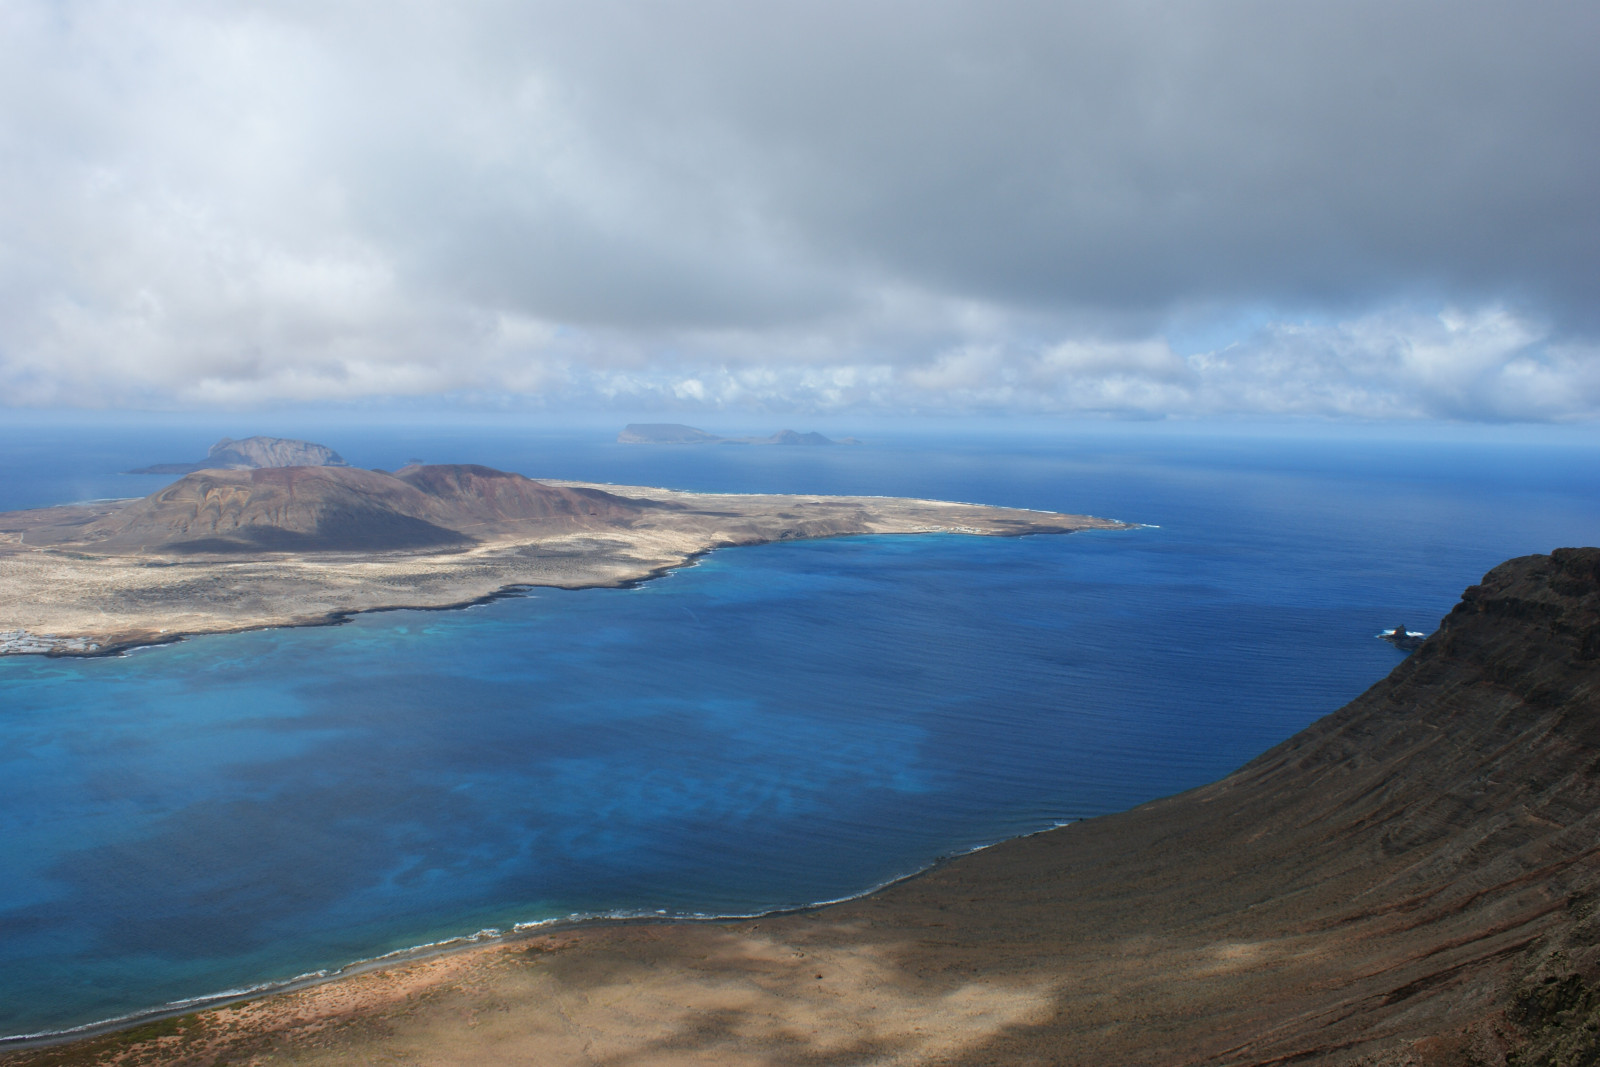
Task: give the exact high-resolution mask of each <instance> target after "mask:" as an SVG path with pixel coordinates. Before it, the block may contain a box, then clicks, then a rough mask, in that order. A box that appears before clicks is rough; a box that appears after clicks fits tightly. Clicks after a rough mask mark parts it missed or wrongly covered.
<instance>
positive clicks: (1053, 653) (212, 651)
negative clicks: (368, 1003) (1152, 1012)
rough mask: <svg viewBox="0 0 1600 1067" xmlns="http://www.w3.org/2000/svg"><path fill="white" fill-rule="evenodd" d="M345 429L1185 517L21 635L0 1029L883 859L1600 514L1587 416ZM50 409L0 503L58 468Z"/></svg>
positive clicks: (1159, 760) (789, 552) (1319, 659)
mask: <svg viewBox="0 0 1600 1067" xmlns="http://www.w3.org/2000/svg"><path fill="white" fill-rule="evenodd" d="M324 439H325V438H324ZM98 440H99V444H95V443H94V442H93V441H91V442H87V443H86V442H84V441H82V440H81V439H80V440H79V441H78V442H77V444H78V450H77V451H76V452H74V451H72V450H70V449H60V450H58V452H57V454H56V459H54V460H52V462H56V463H58V464H77V467H75V468H74V469H75V470H77V471H78V472H79V474H78V475H75V477H78V478H79V483H78V484H80V485H82V486H83V487H84V488H85V489H86V490H87V491H86V492H83V493H81V494H80V495H85V496H88V495H109V493H110V492H111V491H113V490H108V489H100V488H98V487H99V486H101V485H107V486H112V487H113V489H114V487H115V486H117V485H121V484H126V482H118V481H117V480H116V478H115V475H114V471H115V469H116V465H117V464H118V463H119V462H120V464H121V465H127V463H128V462H132V461H128V460H123V459H122V456H123V455H125V454H126V452H127V451H128V450H129V449H131V448H135V447H144V448H151V447H152V446H150V445H149V444H148V443H141V442H138V441H132V442H130V441H127V440H120V439H118V438H117V437H116V436H115V434H114V433H112V432H111V431H107V436H105V437H104V438H101V439H98ZM338 444H339V446H340V447H341V448H342V449H343V450H344V451H346V452H347V454H350V455H351V458H352V459H354V460H355V461H356V462H361V463H368V464H372V465H379V464H382V465H387V466H393V465H397V464H398V462H399V460H401V459H404V458H409V454H411V453H414V452H415V451H417V450H418V449H419V448H424V449H426V450H427V451H429V452H433V453H445V454H433V455H429V456H428V458H439V459H447V458H462V457H459V456H455V455H450V454H448V453H449V449H451V448H459V449H461V450H462V451H468V450H475V451H476V453H477V458H481V459H483V460H484V461H486V462H490V463H493V464H496V465H500V466H505V467H508V468H511V469H520V470H524V471H526V472H528V473H533V474H537V473H541V472H549V471H550V470H552V469H553V468H554V469H558V472H566V471H570V472H571V473H573V474H574V475H576V476H580V477H591V478H606V477H609V478H611V479H612V480H616V481H625V482H626V481H635V482H653V483H656V484H676V485H685V486H688V487H692V488H712V489H733V490H739V489H749V490H755V489H773V488H777V489H793V490H796V491H813V492H814V491H839V492H902V493H906V494H915V495H927V496H944V497H950V498H957V499H981V500H989V501H994V502H998V503H1007V504H1015V505H1020V506H1030V507H1050V508H1064V509H1069V510H1082V511H1091V512H1095V513H1099V514H1108V515H1112V516H1114V517H1118V518H1124V519H1131V520H1136V521H1141V522H1148V523H1154V524H1159V528H1158V529H1145V530H1137V531H1129V532H1119V533H1094V534H1080V535H1073V536H1071V537H1032V538H1023V539H1014V540H1000V539H984V538H964V537H907V538H876V539H871V538H847V539H840V540H833V541H824V542H809V543H800V544H783V545H769V546H761V547H756V548H745V549H738V550H730V551H724V552H720V553H717V554H714V555H713V556H711V557H709V558H707V559H706V560H704V561H702V562H701V563H700V564H699V565H697V566H694V567H692V568H688V569H685V570H682V571H679V572H676V573H674V574H673V575H671V576H669V577H667V578H664V579H662V580H659V581H656V582H652V583H648V584H646V585H644V586H641V587H639V588H637V589H631V590H588V591H580V592H558V591H541V592H537V593H536V594H534V595H530V596H525V597H515V598H509V599H504V600H499V601H495V602H493V603H490V604H486V605H483V606H480V607H476V608H473V609H469V610H465V611H454V612H385V613H377V614H372V615H367V616H362V617H360V618H357V619H355V620H354V621H352V622H350V623H349V624H347V625H343V626H339V627H327V628H315V629H299V630H271V631H261V632H256V633H248V634H237V635H227V636H218V637H211V638H204V639H195V640H189V641H185V642H183V643H180V644H177V645H173V646H167V647H162V648H155V649H147V650H142V651H139V652H136V653H134V654H132V655H129V656H125V657H117V658H103V659H88V660H68V659H42V658H36V657H22V658H10V659H6V660H0V872H3V877H0V1033H13V1034H14V1033H23V1032H34V1031H39V1030H46V1029H56V1028H61V1027H67V1026H72V1025H77V1024H80V1023H84V1022H88V1021H91V1020H95V1019H102V1018H106V1017H110V1016H116V1015H121V1014H124V1013H128V1012H135V1011H139V1010H143V1009H148V1008H150V1007H153V1006H156V1005H160V1004H163V1003H166V1002H169V1001H174V1000H179V999H182V998H187V997H195V996H201V995H204V994H209V993H214V992H217V991H220V990H224V989H229V988H237V987H242V986H248V985H254V984H257V983H261V982H271V981H281V980H284V979H287V978H291V977H293V976H295V975H297V974H301V973H304V972H307V971H312V970H315V969H318V968H327V967H337V966H340V965H342V964H345V963H348V962H350V961H352V960H356V959H361V958H366V957H371V956H374V955H377V954H379V953H382V952H386V951H390V950H394V949H399V948H404V947H407V946H411V945H417V944H420V943H424V942H429V941H433V940H437V939H441V938H446V937H454V936H461V935H466V934H471V933H472V932H474V931H477V930H479V929H482V928H485V927H497V928H506V927H509V926H510V925H512V924H514V923H517V922H528V921H538V920H542V919H547V918H551V917H559V916H566V915H570V914H599V913H626V914H640V913H644V914H650V913H656V912H663V913H667V914H728V913H746V912H752V911H759V910H763V909H769V908H773V907H781V906H787V905H796V904H804V903H808V902H812V901H818V900H826V899H832V898H836V897H840V896H845V895H848V894H852V893H856V892H860V891H862V890H864V889H867V888H869V887H871V886H873V885H876V884H879V883H881V882H883V881H885V880H887V879H890V878H894V877H896V876H899V875H902V874H905V873H908V872H910V871H914V870H916V869H918V868H920V867H922V866H924V865H926V864H927V863H929V862H930V861H932V860H934V859H935V858H937V857H939V856H941V855H945V854H949V853H952V852H957V851H961V850H965V849H969V848H973V847H977V846H980V845H982V844H986V843H990V842H993V841H996V840H999V839H1002V838H1005V837H1008V836H1012V835H1015V834H1018V833H1025V832H1029V831H1032V830H1035V829H1039V828H1042V827H1045V826H1049V825H1051V824H1053V823H1055V822H1059V821H1063V820H1067V819H1073V818H1080V817H1084V816H1090V815H1095V814H1100V813H1104V812H1108V811H1114V810H1119V809H1122V808H1125V807H1128V806H1130V805H1133V804H1136V803H1138V802H1140V801H1143V800H1146V799H1150V798H1152V797H1155V796H1159V795H1163V794H1166V793H1170V792H1173V791H1175V790H1179V789H1183V788H1187V787H1190V786H1193V785H1197V784H1200V783H1202V782H1205V781H1208V780H1210V779H1213V778H1215V777H1217V776H1219V775H1221V774H1223V773H1226V772H1227V771H1229V770H1231V769H1232V768H1234V767H1236V766H1238V765H1239V764H1240V763H1242V762H1244V761H1245V760H1247V759H1249V758H1250V757H1251V756H1253V755H1255V754H1256V753H1258V752H1260V751H1262V750H1263V749H1265V748H1267V747H1269V746H1270V745H1271V744H1273V743H1275V742H1277V741H1279V740H1281V739H1283V738H1284V737H1287V736H1288V735H1289V734H1291V733H1293V732H1294V731H1295V730H1297V729H1299V728H1301V727H1302V726H1304V725H1306V724H1307V723H1309V722H1310V721H1312V720H1313V719H1315V718H1317V717H1318V716H1320V715H1322V714H1325V713H1327V712H1329V711H1332V710H1333V709H1335V708H1336V707H1338V706H1339V705H1340V704H1342V703H1343V702H1345V701H1346V700H1348V699H1350V698H1351V697H1353V696H1354V695H1356V694H1357V693H1359V692H1360V691H1361V690H1362V689H1363V688H1365V687H1366V686H1367V685H1368V684H1370V683H1371V682H1373V681H1375V680H1377V679H1378V678H1379V677H1381V676H1382V675H1383V674H1384V673H1386V672H1387V671H1388V670H1389V669H1390V668H1391V667H1392V666H1393V664H1394V663H1395V662H1397V659H1398V656H1397V654H1396V653H1395V652H1394V651H1393V650H1391V649H1390V648H1388V646H1386V645H1384V644H1382V643H1380V642H1378V641H1375V640H1374V639H1373V636H1372V635H1373V634H1374V633H1375V632H1376V631H1377V630H1379V629H1383V628H1386V627H1388V626H1392V625H1394V624H1395V623H1396V622H1405V623H1409V624H1411V625H1412V628H1415V629H1431V628H1432V625H1433V621H1434V620H1436V619H1437V618H1438V617H1439V615H1441V614H1442V613H1443V612H1444V611H1446V610H1448V608H1449V606H1450V605H1451V604H1452V603H1453V602H1454V600H1455V598H1456V596H1457V595H1458V594H1459V591H1460V589H1461V588H1462V587H1463V586H1464V585H1466V584H1468V583H1469V582H1471V581H1473V580H1475V579H1476V577H1477V576H1478V575H1480V574H1481V573H1482V572H1483V571H1484V570H1486V569H1487V568H1488V567H1489V566H1490V565H1492V564H1493V563H1495V562H1498V561H1499V560H1500V559H1502V558H1505V557H1506V556H1510V555H1516V554H1520V553H1523V552H1529V551H1544V550H1548V549H1549V548H1551V547H1555V546H1556V545H1559V544H1577V543H1585V542H1587V543H1594V542H1595V541H1596V537H1595V536H1594V533H1595V531H1596V530H1597V529H1600V523H1597V520H1600V504H1597V501H1600V494H1596V492H1595V489H1596V488H1600V485H1597V479H1596V475H1595V473H1594V471H1595V470H1596V465H1595V464H1594V463H1593V462H1592V460H1593V458H1594V456H1593V453H1592V451H1590V450H1587V449H1585V448H1580V447H1575V446H1567V447H1543V448H1539V449H1533V450H1531V451H1530V450H1527V449H1524V450H1521V451H1517V450H1511V451H1509V452H1508V451H1507V450H1506V449H1504V448H1498V447H1497V448H1487V447H1476V446H1467V445H1461V444H1456V445H1450V446H1439V447H1437V448H1423V449H1421V450H1420V451H1413V452H1411V453H1409V454H1408V455H1407V457H1406V462H1405V463H1402V464H1396V463H1395V462H1394V460H1393V456H1392V454H1391V452H1390V451H1388V450H1386V449H1385V448H1384V447H1379V446H1366V445H1360V444H1348V443H1347V444H1340V445H1330V444H1328V443H1326V442H1305V441H1299V442H1296V441H1274V442H1271V443H1270V444H1268V445H1266V446H1264V445H1263V444H1262V442H1260V441H1240V440H1214V439H1195V440H1190V439H1182V440H1177V439H1150V440H1144V439H1137V438H1129V437H1117V438H1114V439H1089V440H1073V441H1050V442H1042V443H1041V442H1037V441H1026V440H1020V439H1016V438H1011V439H989V440H968V441H964V442H958V443H956V444H951V443H949V442H940V443H932V442H919V441H914V440H913V441H906V442H899V443H895V444H889V445H883V446H878V447H872V448H863V449H859V450H856V449H851V450H823V453H824V454H817V453H813V452H810V451H809V450H800V452H801V453H803V454H796V453H783V454H780V450H752V449H744V450H740V449H719V450H702V451H695V450H654V449H644V450H629V449H626V448H621V447H620V446H611V445H607V444H605V443H604V442H603V441H598V442H597V441H592V440H589V439H585V438H582V437H581V436H578V437H571V438H552V439H545V440H540V441H531V442H530V441H528V440H526V439H524V438H521V437H513V436H502V437H493V436H485V437H483V438H481V439H479V440H477V441H476V442H473V441H469V440H466V439H465V438H459V439H458V438H455V437H449V436H447V435H441V436H439V437H436V438H435V439H432V440H431V441H422V442H418V441H417V440H416V439H415V438H414V437H408V438H407V439H405V440H396V439H386V438H384V437H383V436H382V434H380V433H377V432H375V431H374V432H372V433H369V434H368V435H367V436H366V437H364V438H362V439H361V440H359V441H357V442H356V445H355V446H351V445H347V444H345V443H344V442H343V441H340V442H338ZM0 445H4V440H3V439H0ZM428 446H432V447H428ZM362 449H364V450H366V451H361V450H362ZM22 451H23V450H22V449H21V448H20V446H17V447H13V448H12V449H11V450H10V451H9V452H0V473H6V472H7V468H6V465H5V464H6V462H7V461H9V462H11V463H12V467H11V468H10V472H11V473H10V474H9V476H8V477H7V480H6V481H5V483H4V487H3V488H4V492H5V493H9V494H10V495H11V499H9V500H0V505H5V506H17V505H18V504H21V503H38V502H42V501H39V500H37V499H29V496H30V494H32V495H33V496H35V497H36V496H38V495H39V494H41V493H44V492H47V491H48V486H47V485H46V484H45V482H46V479H47V478H48V477H49V470H48V469H47V468H48V464H41V463H40V462H36V461H28V462H24V461H23V460H21V459H19V458H18V457H19V455H21V454H22ZM190 451H193V449H190ZM401 451H405V452H406V453H407V455H404V456H399V458H398V459H396V458H391V457H390V456H389V455H388V452H397V453H398V452H401ZM38 454H39V453H33V455H35V457H37V455H38ZM185 454H187V453H186V452H179V453H177V454H176V455H168V454H167V453H166V452H162V453H161V454H158V455H149V454H144V455H137V456H135V457H134V460H133V461H143V460H149V459H168V458H179V457H181V456H182V455H185ZM97 457H98V458H97ZM124 491H126V490H124Z"/></svg>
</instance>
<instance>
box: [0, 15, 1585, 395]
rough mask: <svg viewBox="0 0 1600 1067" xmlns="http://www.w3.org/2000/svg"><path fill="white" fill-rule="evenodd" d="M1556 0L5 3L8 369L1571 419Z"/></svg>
mask: <svg viewBox="0 0 1600 1067" xmlns="http://www.w3.org/2000/svg"><path fill="white" fill-rule="evenodd" d="M1597 29H1600V14H1597V13H1596V11H1595V9H1594V8H1593V6H1592V5H1588V4H1582V3H1559V2H1552V3H1548V4H1541V5H1537V6H1535V7H1532V8H1519V9H1513V8H1511V7H1510V6H1509V5H1504V4H1489V3H1479V2H1476V0H1460V2H1451V3H1442V2H1441V3H1421V2H1404V3H1398V4H1396V3H1367V2H1362V0H1352V2H1350V3H1344V4H1339V5H1316V6H1314V5H1286V4H1280V3H1271V2H1266V0H1260V2H1237V0H1235V2H1217V3H1209V4H1195V5H1171V4H1157V3H1148V4H1146V3H1136V2H1135V3H1127V4H1118V5H1105V4H1097V3H1066V2H1060V0H1051V2H1027V0H1018V2H1015V3H1008V4H1004V5H995V4H991V3H980V2H952V0H922V2H917V3H911V2H909V0H907V2H895V0H883V2H873V3H866V4H852V5H844V4H817V3H815V2H806V3H799V2H789V0H773V2H770V3H763V4H755V5H752V4H746V3H733V2H721V0H679V2H674V3H663V4H637V3H619V2H610V0H591V2H587V3H584V4H581V5H580V4H573V3H561V4H556V3H539V2H518V3H509V2H507V3H499V2H493V0H480V2H472V0H468V2H464V3H460V4H453V5H439V4H432V3H421V2H414V3H413V2H407V0H396V2H390V3H385V4H381V5H380V4H376V3H359V2H353V3H334V4H327V3H321V4H310V3H300V2H291V0H282V2H263V3H250V4H234V5H203V4H197V3H174V2H166V0H145V2H141V3H138V4H134V3H122V2H110V0H99V2H74V0H62V2H46V0H14V2H12V3H9V4H6V5H0V159H3V160H5V162H4V163H3V164H0V390H3V393H0V403H4V404H8V405H42V406H54V405H80V406H102V405H108V406H133V407H138V406H155V407H162V406H173V405H177V406H211V405H226V406H249V405H256V404H268V403H274V402H283V401H290V402H300V401H352V400H362V399H366V398H373V397H394V396H401V397H408V396H409V397H419V396H420V397H428V396H439V397H442V398H447V399H448V400H450V401H451V402H458V403H463V402H464V403H471V402H475V398H476V399H483V398H503V397H507V396H510V397H514V398H519V399H520V401H521V402H526V403H529V404H563V405H571V404H585V405H598V406H616V407H630V408H662V409H671V408H681V409H686V410H693V409H695V408H707V407H710V408H716V407H763V408H769V409H794V410H815V411H833V410H863V411H874V410H882V411H938V412H942V413H951V412H960V411H966V410H1000V411H1007V410H1019V411H1034V412H1063V413H1109V414H1120V415H1139V416H1148V415H1164V414H1188V415H1211V414H1237V413H1271V414H1304V415H1316V416H1355V417H1366V418H1419V417H1421V418H1428V417H1432V418H1455V419H1587V418H1593V417H1595V416H1596V415H1600V340H1597V339H1600V310H1597V305H1596V300H1595V298H1594V297H1595V293H1596V292H1597V291H1600V212H1596V211H1594V210H1593V204H1592V201H1593V190H1594V189H1595V188H1600V128H1597V127H1600V109H1596V108H1595V107H1594V106H1593V101H1595V100H1596V99H1600V65H1596V64H1595V63H1593V62H1592V59H1591V56H1590V54H1589V52H1590V48H1589V43H1590V42H1592V41H1593V40H1594V39H1595V36H1596V30H1597Z"/></svg>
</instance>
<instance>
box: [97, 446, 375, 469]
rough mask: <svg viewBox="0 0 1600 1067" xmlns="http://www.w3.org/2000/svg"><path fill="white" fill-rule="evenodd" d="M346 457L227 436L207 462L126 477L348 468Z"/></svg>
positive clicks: (324, 450) (162, 466)
mask: <svg viewBox="0 0 1600 1067" xmlns="http://www.w3.org/2000/svg"><path fill="white" fill-rule="evenodd" d="M347 466H349V464H348V463H346V462H345V461H344V457H342V456H340V455H339V453H337V452H335V451H334V450H333V449H331V448H329V447H328V446H327V445H318V444H313V443H312V442H310V441H296V440H294V439H292V438H288V437H246V438H244V439H243V440H242V441H235V440H234V439H233V438H231V437H224V438H223V439H222V440H220V441H218V442H217V443H216V444H214V445H212V446H211V451H209V452H207V453H206V458H205V459H200V460H195V461H194V462H193V463H156V464H152V465H151V466H148V467H138V468H136V469H134V470H131V471H124V472H123V473H124V474H190V473H193V472H194V471H201V470H258V469H260V468H262V467H347Z"/></svg>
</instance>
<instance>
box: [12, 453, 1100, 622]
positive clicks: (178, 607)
mask: <svg viewBox="0 0 1600 1067" xmlns="http://www.w3.org/2000/svg"><path fill="white" fill-rule="evenodd" d="M544 484H547V485H550V486H556V487H564V488H576V489H595V490H603V491H605V492H607V493H610V494H613V495H615V496H619V497H623V498H625V499H627V500H629V501H634V502H642V503H645V504H648V505H650V507H649V508H648V509H647V510H646V511H645V512H644V513H643V515H642V517H641V518H639V519H638V520H637V521H633V522H630V523H628V524H626V525H615V526H605V527H600V528H594V529H584V530H576V531H574V530H570V529H561V528H554V529H552V528H550V527H549V526H548V525H542V524H540V523H537V522H524V523H495V524H490V525H486V526H485V527H484V528H481V529H471V528H467V529H464V530H462V532H463V533H465V534H467V535H469V536H472V537H473V538H475V543H472V544H470V545H467V546H462V547H458V546H450V547H449V548H446V549H443V550H422V551H417V550H411V551H387V552H373V551H362V552H315V553H293V552H261V553H251V554H240V553H231V554H226V555H218V554H211V555H207V554H204V553H193V552H186V553H174V552H170V551H162V550H160V549H154V550H149V551H128V550H118V551H104V550H101V549H99V548H97V546H95V545H94V544H73V543H52V544H44V545H40V544H30V543H29V540H28V537H29V534H30V532H34V531H38V530H41V529H44V528H46V527H52V528H54V527H60V526H61V525H63V524H67V525H71V524H73V523H82V524H87V523H90V522H92V521H94V520H96V519H103V518H104V517H106V516H108V515H111V514H112V513H113V512H115V511H117V510H118V509H120V508H123V507H126V506H128V505H129V504H130V503H132V502H131V501H112V502H106V503H98V504H90V505H74V506H71V507H63V508H42V509H37V510H34V511H21V512H10V513H7V514H3V515H0V654H4V653H7V652H11V653H22V652H40V651H53V652H56V653H58V654H83V653H95V652H99V653H104V652H106V651H111V650H116V649H122V648H127V647H130V646H134V645H140V644H150V643H155V642H160V641H166V640H172V639H174V638H176V637H179V636H182V635H185V634H203V633H219V632H226V631H233V630H244V629H255V628H260V627H266V626H296V625H315V624H323V623H329V622H336V621H338V620H339V619H341V618H342V617H344V616H346V615H349V614H351V613H354V612H361V611H372V610H379V609H385V608H443V607H453V606H460V605H465V604H469V603H473V602H475V601H479V600H482V599H483V598H485V597H490V596H493V595H495V594H497V593H500V592H503V591H505V590H509V589H515V588H518V587H525V586H557V587H561V588H567V589H576V588H587V587H595V586H613V587H614V586H621V585H626V584H629V583H632V582H637V581H641V580H644V579H648V578H651V577H655V576H658V575H660V574H663V573H665V572H667V571H669V570H671V569H673V568H675V567H681V566H683V565H685V564H686V563H689V562H690V561H692V560H693V559H695V558H696V557H697V556H699V555H701V554H703V553H705V552H708V551H711V550H712V549H715V548H721V547H726V546H732V545H749V544H760V543H765V542H769V541H781V540H795V539H805V538H815V537H836V536H843V535H849V534H914V533H963V534H983V535H999V536H1017V535H1022V534H1034V533H1068V532H1072V531H1076V530H1089V529H1126V528H1128V527H1127V524H1124V523H1119V522H1113V521H1109V520H1105V519H1096V518H1092V517H1089V516H1084V515H1064V514H1056V513H1052V512H1036V511H1023V510H1015V509H1008V508H995V507H985V506H981V505H974V504H960V503H950V502H944V501H934V500H914V499H903V498H892V497H839V496H786V495H745V494H708V493H685V492H678V491H674V490H669V489H656V488H646V487H640V486H615V485H603V486H602V485H590V484H587V483H579V482H562V481H548V482H545V483H544Z"/></svg>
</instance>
